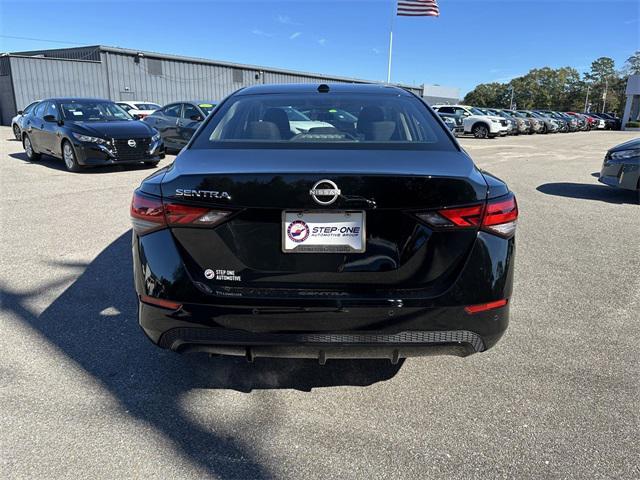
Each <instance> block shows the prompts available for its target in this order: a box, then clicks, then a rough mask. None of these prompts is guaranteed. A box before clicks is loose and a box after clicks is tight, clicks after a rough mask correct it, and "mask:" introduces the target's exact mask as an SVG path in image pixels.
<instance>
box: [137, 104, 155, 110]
mask: <svg viewBox="0 0 640 480" xmlns="http://www.w3.org/2000/svg"><path fill="white" fill-rule="evenodd" d="M134 105H135V106H136V109H138V110H158V109H159V108H160V105H156V104H155V103H136V104H134Z"/></svg>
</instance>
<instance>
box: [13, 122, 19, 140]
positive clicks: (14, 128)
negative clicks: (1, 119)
mask: <svg viewBox="0 0 640 480" xmlns="http://www.w3.org/2000/svg"><path fill="white" fill-rule="evenodd" d="M13 134H14V135H15V137H16V138H17V139H18V140H20V129H19V128H18V126H17V125H14V126H13Z"/></svg>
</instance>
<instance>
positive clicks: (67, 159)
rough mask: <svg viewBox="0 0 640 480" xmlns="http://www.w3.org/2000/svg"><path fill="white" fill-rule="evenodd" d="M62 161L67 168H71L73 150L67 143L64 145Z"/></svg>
mask: <svg viewBox="0 0 640 480" xmlns="http://www.w3.org/2000/svg"><path fill="white" fill-rule="evenodd" d="M64 163H65V165H66V166H67V168H73V152H72V151H71V147H70V146H69V145H68V144H66V145H65V146H64Z"/></svg>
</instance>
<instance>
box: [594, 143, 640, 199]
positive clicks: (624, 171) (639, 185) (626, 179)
mask: <svg viewBox="0 0 640 480" xmlns="http://www.w3.org/2000/svg"><path fill="white" fill-rule="evenodd" d="M629 150H636V151H640V138H634V139H632V140H629V141H626V142H624V143H621V144H619V145H616V146H615V147H612V148H610V149H609V150H608V151H607V153H606V155H605V157H604V162H603V163H602V169H601V170H600V175H599V176H598V181H599V182H600V183H603V184H605V185H608V186H610V187H617V188H623V189H626V190H636V191H638V192H640V155H636V156H633V157H629V158H626V159H622V160H614V159H612V158H611V154H613V153H615V152H623V151H629Z"/></svg>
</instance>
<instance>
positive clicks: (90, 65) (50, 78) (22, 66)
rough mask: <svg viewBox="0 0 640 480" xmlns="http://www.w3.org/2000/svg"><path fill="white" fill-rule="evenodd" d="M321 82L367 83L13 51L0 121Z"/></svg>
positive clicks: (143, 55)
mask: <svg viewBox="0 0 640 480" xmlns="http://www.w3.org/2000/svg"><path fill="white" fill-rule="evenodd" d="M320 82H322V83H329V82H332V83H336V82H337V83H371V82H370V81H367V80H361V79H356V78H347V77H337V76H332V75H323V74H315V73H305V72H297V71H291V70H283V69H277V68H269V67H258V66H254V65H241V64H236V63H229V62H220V61H217V60H208V59H203V58H192V57H182V56H177V55H167V54H163V53H154V52H144V51H139V50H131V49H126V48H116V47H106V46H102V45H94V46H87V47H77V48H63V49H53V50H36V51H28V52H15V53H9V54H3V55H2V56H1V57H0V123H1V124H2V125H8V124H9V123H10V121H11V118H12V117H13V116H14V115H15V114H16V112H17V111H18V110H20V109H22V108H24V107H25V106H26V105H28V104H29V103H31V102H33V101H35V100H39V99H42V98H48V97H64V96H71V97H94V98H107V99H110V100H114V101H119V100H144V101H152V102H155V103H159V104H161V105H164V104H166V103H170V102H175V101H178V100H195V99H197V100H203V101H218V100H220V99H222V98H224V97H226V96H227V95H229V94H230V93H232V92H234V91H235V90H238V89H239V88H242V87H246V86H249V85H256V84H262V83H320ZM399 86H400V87H403V88H405V89H407V90H410V91H412V92H414V93H416V94H417V95H419V96H424V97H425V100H427V101H428V102H429V101H432V100H434V99H435V96H434V97H433V99H432V98H430V97H431V95H429V94H428V93H429V92H428V91H427V92H426V93H425V86H424V85H422V86H416V85H399ZM427 90H428V88H427ZM449 91H451V92H455V91H457V90H455V89H449ZM434 92H438V93H441V92H442V90H441V89H440V90H438V89H436V91H434ZM450 100H451V101H452V102H455V101H457V98H456V99H453V98H451V99H450ZM438 101H439V102H441V101H442V99H441V98H440V97H438ZM445 103H446V102H445Z"/></svg>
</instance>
